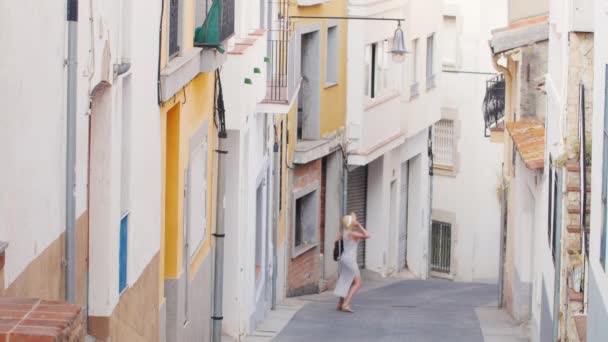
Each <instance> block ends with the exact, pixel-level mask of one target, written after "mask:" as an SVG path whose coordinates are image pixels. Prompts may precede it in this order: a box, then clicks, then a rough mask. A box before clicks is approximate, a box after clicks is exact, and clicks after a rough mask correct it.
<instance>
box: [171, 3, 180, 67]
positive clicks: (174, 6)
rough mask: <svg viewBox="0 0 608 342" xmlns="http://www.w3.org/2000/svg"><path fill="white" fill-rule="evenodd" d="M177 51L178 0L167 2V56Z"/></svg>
mask: <svg viewBox="0 0 608 342" xmlns="http://www.w3.org/2000/svg"><path fill="white" fill-rule="evenodd" d="M178 53H179V0H171V1H170V3H169V57H174V56H176V55H177V54H178Z"/></svg>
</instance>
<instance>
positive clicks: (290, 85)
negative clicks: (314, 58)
mask: <svg viewBox="0 0 608 342" xmlns="http://www.w3.org/2000/svg"><path fill="white" fill-rule="evenodd" d="M273 33H274V34H270V35H269V40H268V54H269V56H268V58H269V60H268V63H269V66H268V79H267V88H266V98H265V101H266V102H279V103H285V102H289V101H290V99H291V98H293V96H294V95H295V94H296V93H295V92H296V90H297V87H298V84H299V83H300V79H301V72H300V58H299V56H300V48H299V44H298V40H297V39H296V35H295V34H294V33H293V32H291V31H289V30H281V31H279V32H273Z"/></svg>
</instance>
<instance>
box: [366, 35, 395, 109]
mask: <svg viewBox="0 0 608 342" xmlns="http://www.w3.org/2000/svg"><path fill="white" fill-rule="evenodd" d="M364 49H365V50H364V72H365V81H364V82H365V87H364V95H365V96H366V97H367V98H369V99H376V98H382V97H385V96H388V95H390V94H392V93H395V92H397V83H396V75H397V74H398V72H396V70H394V68H395V67H396V65H395V63H394V62H393V60H392V59H391V57H390V53H389V51H390V45H389V41H388V39H385V40H381V41H378V42H374V43H371V44H368V45H366V46H365V48H364ZM372 78H373V82H372Z"/></svg>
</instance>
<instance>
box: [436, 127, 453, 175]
mask: <svg viewBox="0 0 608 342" xmlns="http://www.w3.org/2000/svg"><path fill="white" fill-rule="evenodd" d="M433 164H434V167H435V168H437V169H443V170H446V171H453V170H454V121H453V120H447V119H442V120H440V121H439V122H437V123H436V124H435V126H434V134H433Z"/></svg>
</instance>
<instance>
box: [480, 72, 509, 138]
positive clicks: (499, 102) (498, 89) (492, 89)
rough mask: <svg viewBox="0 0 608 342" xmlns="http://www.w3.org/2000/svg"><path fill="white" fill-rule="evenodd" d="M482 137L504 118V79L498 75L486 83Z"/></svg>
mask: <svg viewBox="0 0 608 342" xmlns="http://www.w3.org/2000/svg"><path fill="white" fill-rule="evenodd" d="M482 110H483V119H484V122H485V130H484V135H485V136H489V134H488V130H489V129H490V128H492V127H495V126H496V125H497V124H498V123H499V122H501V121H503V119H504V116H505V78H504V76H503V75H498V76H496V77H493V78H491V79H489V80H487V81H486V95H485V97H484V99H483V105H482Z"/></svg>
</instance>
